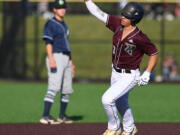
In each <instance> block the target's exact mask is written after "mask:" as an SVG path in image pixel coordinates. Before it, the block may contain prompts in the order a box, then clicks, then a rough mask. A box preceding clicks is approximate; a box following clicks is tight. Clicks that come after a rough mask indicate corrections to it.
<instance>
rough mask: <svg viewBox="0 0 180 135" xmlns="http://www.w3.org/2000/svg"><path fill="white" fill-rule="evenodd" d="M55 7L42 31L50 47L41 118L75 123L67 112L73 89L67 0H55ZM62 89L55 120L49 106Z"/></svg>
mask: <svg viewBox="0 0 180 135" xmlns="http://www.w3.org/2000/svg"><path fill="white" fill-rule="evenodd" d="M53 11H54V17H53V18H52V19H50V20H48V21H47V23H46V24H45V26H44V34H43V39H44V40H45V42H46V51H47V58H46V64H47V69H48V90H47V93H46V95H45V98H44V112H43V116H42V118H41V119H40V122H41V123H43V124H48V123H49V124H60V123H62V122H64V123H72V122H73V121H72V120H71V119H69V118H68V117H67V116H66V115H65V112H66V108H67V104H68V102H69V96H70V94H71V93H72V92H73V89H72V70H73V73H74V65H73V63H72V60H71V56H70V53H71V50H70V46H69V40H68V35H69V30H68V27H67V25H66V23H65V22H64V19H63V18H64V16H65V14H66V2H65V1H64V0H56V1H55V2H54V5H53ZM60 90H61V91H60ZM59 91H60V92H61V106H60V113H59V118H58V119H57V120H56V119H54V118H53V117H51V116H50V109H51V106H52V103H53V102H54V98H55V97H56V94H57V93H58V92H59Z"/></svg>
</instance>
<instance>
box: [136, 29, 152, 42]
mask: <svg viewBox="0 0 180 135" xmlns="http://www.w3.org/2000/svg"><path fill="white" fill-rule="evenodd" d="M137 29H138V34H137V36H136V37H137V38H136V39H137V40H138V41H140V42H143V41H144V42H146V41H149V38H148V36H147V35H146V34H145V33H144V32H142V31H141V30H140V29H139V28H137Z"/></svg>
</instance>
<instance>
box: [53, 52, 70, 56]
mask: <svg viewBox="0 0 180 135" xmlns="http://www.w3.org/2000/svg"><path fill="white" fill-rule="evenodd" d="M54 53H62V54H64V55H68V56H70V52H54Z"/></svg>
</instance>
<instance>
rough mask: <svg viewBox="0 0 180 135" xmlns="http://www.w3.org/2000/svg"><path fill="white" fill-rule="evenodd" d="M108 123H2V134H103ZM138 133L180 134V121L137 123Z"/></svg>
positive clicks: (0, 129)
mask: <svg viewBox="0 0 180 135" xmlns="http://www.w3.org/2000/svg"><path fill="white" fill-rule="evenodd" d="M106 126H107V124H104V123H75V124H69V125H67V124H61V125H42V124H29V123H28V124H0V135H102V133H103V132H104V130H105V129H106ZM136 126H137V128H138V134H137V135H180V123H137V124H136Z"/></svg>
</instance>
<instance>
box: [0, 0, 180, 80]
mask: <svg viewBox="0 0 180 135" xmlns="http://www.w3.org/2000/svg"><path fill="white" fill-rule="evenodd" d="M97 4H98V6H99V7H100V8H101V9H102V10H103V11H105V12H107V13H109V14H114V15H117V16H119V15H120V12H121V10H120V9H121V8H122V2H109V3H103V2H100V3H97ZM142 4H143V6H144V9H145V11H146V12H145V17H144V19H143V21H142V22H141V23H140V24H139V25H138V27H140V28H141V29H142V31H144V32H145V33H146V34H147V35H148V36H149V37H150V39H151V40H152V41H153V42H154V43H155V44H156V45H157V47H158V49H159V51H160V59H159V62H158V65H157V67H156V69H155V76H156V77H157V80H158V79H159V80H161V79H162V78H161V76H162V74H163V70H162V69H163V61H164V60H165V59H166V55H168V54H171V55H173V56H174V57H175V59H176V61H177V62H176V63H180V60H179V59H180V54H179V49H180V38H179V36H180V32H179V28H180V27H179V23H180V19H179V18H180V13H179V12H180V8H179V4H178V3H142ZM0 10H1V11H0V19H1V20H2V21H1V24H0V28H1V29H0V41H1V42H0V78H15V79H44V78H46V77H47V74H46V65H45V56H46V53H45V47H44V42H43V41H42V31H43V26H44V24H45V22H46V21H47V19H49V18H51V17H52V16H53V13H52V3H51V2H49V3H48V2H47V1H40V2H28V1H27V0H22V1H20V2H7V1H2V2H0ZM66 16H67V17H66V18H65V19H66V22H67V24H68V26H69V29H70V32H71V33H70V43H71V48H72V56H73V60H74V63H75V65H76V70H77V72H76V78H77V79H78V78H91V79H106V78H109V76H110V70H111V68H110V65H111V37H112V33H110V32H109V31H107V30H105V28H104V26H103V25H102V24H100V23H99V22H98V21H97V20H96V19H94V18H93V17H92V16H90V15H89V13H88V11H87V9H86V7H85V5H84V3H82V2H69V3H68V8H67V15H66ZM106 33H107V34H106ZM97 51H98V52H97ZM107 53H108V54H107ZM107 55H108V56H107ZM147 59H148V58H145V59H144V62H143V63H142V64H141V67H142V69H143V68H144V67H145V65H146V61H147ZM92 61H93V62H94V63H92ZM176 65H177V64H176ZM177 69H178V71H177V74H178V72H179V71H180V68H179V66H178V65H177ZM158 77H159V78H158Z"/></svg>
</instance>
